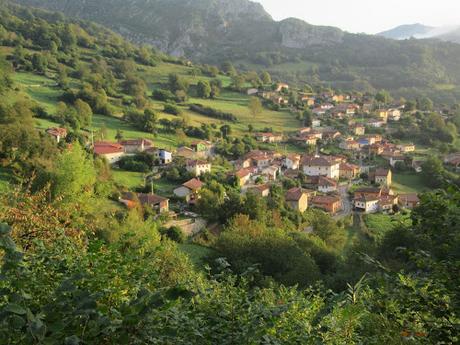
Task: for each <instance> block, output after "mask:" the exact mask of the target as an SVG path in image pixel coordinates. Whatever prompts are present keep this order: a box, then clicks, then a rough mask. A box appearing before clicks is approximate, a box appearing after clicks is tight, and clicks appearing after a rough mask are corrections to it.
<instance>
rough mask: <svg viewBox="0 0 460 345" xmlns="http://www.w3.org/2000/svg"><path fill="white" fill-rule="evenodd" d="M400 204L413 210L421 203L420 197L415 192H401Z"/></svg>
mask: <svg viewBox="0 0 460 345" xmlns="http://www.w3.org/2000/svg"><path fill="white" fill-rule="evenodd" d="M399 205H401V206H402V207H404V208H408V209H411V210H412V209H414V208H415V207H417V206H418V205H420V198H419V197H418V195H417V194H415V193H411V194H401V195H400V196H399Z"/></svg>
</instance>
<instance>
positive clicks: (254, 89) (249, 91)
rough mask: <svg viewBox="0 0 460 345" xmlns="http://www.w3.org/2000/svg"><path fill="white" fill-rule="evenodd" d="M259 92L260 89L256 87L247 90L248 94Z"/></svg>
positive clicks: (252, 94)
mask: <svg viewBox="0 0 460 345" xmlns="http://www.w3.org/2000/svg"><path fill="white" fill-rule="evenodd" d="M258 92H259V89H256V88H250V89H247V90H246V94H247V95H248V96H254V95H257V93H258Z"/></svg>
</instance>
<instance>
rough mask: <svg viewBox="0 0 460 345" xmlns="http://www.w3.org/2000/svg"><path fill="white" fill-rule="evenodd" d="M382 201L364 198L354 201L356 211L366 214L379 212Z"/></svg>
mask: <svg viewBox="0 0 460 345" xmlns="http://www.w3.org/2000/svg"><path fill="white" fill-rule="evenodd" d="M379 202H380V199H379V198H377V197H370V196H363V197H362V198H358V199H355V200H354V206H355V209H357V210H359V211H363V212H365V213H376V212H378V211H379Z"/></svg>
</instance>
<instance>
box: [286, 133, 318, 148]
mask: <svg viewBox="0 0 460 345" xmlns="http://www.w3.org/2000/svg"><path fill="white" fill-rule="evenodd" d="M292 140H294V141H295V142H297V143H299V144H303V145H307V146H316V144H317V143H318V137H317V136H316V135H314V134H302V135H300V136H298V137H294V138H292Z"/></svg>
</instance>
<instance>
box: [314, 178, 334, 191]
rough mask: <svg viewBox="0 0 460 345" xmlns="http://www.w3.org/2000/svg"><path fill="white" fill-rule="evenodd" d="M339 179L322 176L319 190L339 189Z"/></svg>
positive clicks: (319, 181)
mask: <svg viewBox="0 0 460 345" xmlns="http://www.w3.org/2000/svg"><path fill="white" fill-rule="evenodd" d="M337 185H338V184H337V181H336V180H333V179H331V178H329V177H325V176H320V177H319V179H318V190H319V191H320V192H321V193H331V192H335V191H337Z"/></svg>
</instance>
